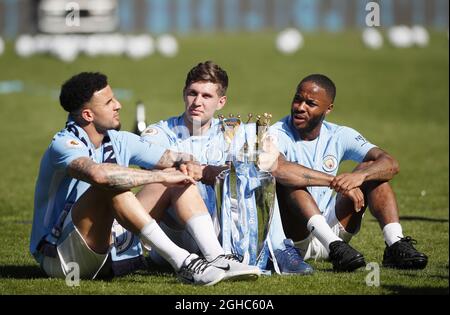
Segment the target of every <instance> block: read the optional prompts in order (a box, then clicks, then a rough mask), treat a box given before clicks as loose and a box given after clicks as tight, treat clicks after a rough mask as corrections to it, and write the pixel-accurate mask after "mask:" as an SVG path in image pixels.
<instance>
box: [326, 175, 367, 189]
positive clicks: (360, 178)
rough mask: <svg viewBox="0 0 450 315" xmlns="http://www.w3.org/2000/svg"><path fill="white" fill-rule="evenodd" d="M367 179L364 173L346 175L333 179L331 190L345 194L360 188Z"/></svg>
mask: <svg viewBox="0 0 450 315" xmlns="http://www.w3.org/2000/svg"><path fill="white" fill-rule="evenodd" d="M365 178H366V176H365V175H364V174H362V173H357V172H355V173H344V174H341V175H338V176H336V177H335V178H334V179H333V181H332V182H331V184H330V188H332V189H334V190H335V191H336V192H338V193H344V192H345V191H348V190H352V189H354V188H357V187H360V186H361V185H362V184H363V183H364V180H365Z"/></svg>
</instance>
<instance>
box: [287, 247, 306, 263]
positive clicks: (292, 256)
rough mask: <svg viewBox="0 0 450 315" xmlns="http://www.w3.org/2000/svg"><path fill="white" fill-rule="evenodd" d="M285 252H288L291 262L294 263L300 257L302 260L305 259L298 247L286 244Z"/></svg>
mask: <svg viewBox="0 0 450 315" xmlns="http://www.w3.org/2000/svg"><path fill="white" fill-rule="evenodd" d="M283 252H284V253H286V254H287V257H288V261H289V263H294V262H296V261H297V260H298V258H300V261H303V259H302V256H301V255H300V253H299V252H298V249H297V248H295V247H294V246H286V249H285V250H283Z"/></svg>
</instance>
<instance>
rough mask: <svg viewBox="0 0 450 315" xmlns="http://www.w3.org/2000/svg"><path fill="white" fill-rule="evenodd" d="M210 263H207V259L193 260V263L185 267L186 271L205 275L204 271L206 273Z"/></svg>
mask: <svg viewBox="0 0 450 315" xmlns="http://www.w3.org/2000/svg"><path fill="white" fill-rule="evenodd" d="M209 265H210V264H209V262H208V261H206V260H205V259H203V258H201V257H198V258H195V259H192V260H191V262H190V263H189V264H187V266H186V267H185V269H186V271H192V272H194V273H197V274H201V273H203V271H205V269H206V268H208V267H209Z"/></svg>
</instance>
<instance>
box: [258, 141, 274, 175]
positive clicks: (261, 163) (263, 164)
mask: <svg viewBox="0 0 450 315" xmlns="http://www.w3.org/2000/svg"><path fill="white" fill-rule="evenodd" d="M275 140H276V139H275V138H273V137H272V136H270V135H268V136H266V137H264V138H263V140H262V148H261V149H262V150H261V152H260V153H259V155H258V161H257V164H258V168H259V169H260V170H262V171H267V172H272V171H273V170H275V169H276V168H277V165H278V156H279V155H280V152H279V151H278V147H277V145H276V141H275Z"/></svg>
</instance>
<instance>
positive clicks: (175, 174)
mask: <svg viewBox="0 0 450 315" xmlns="http://www.w3.org/2000/svg"><path fill="white" fill-rule="evenodd" d="M160 176H161V183H162V184H163V185H164V186H167V187H172V186H186V185H189V184H194V185H195V180H194V179H193V178H192V177H190V176H188V175H185V174H183V173H182V172H180V171H178V170H176V169H174V168H169V169H165V170H163V171H160Z"/></svg>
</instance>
